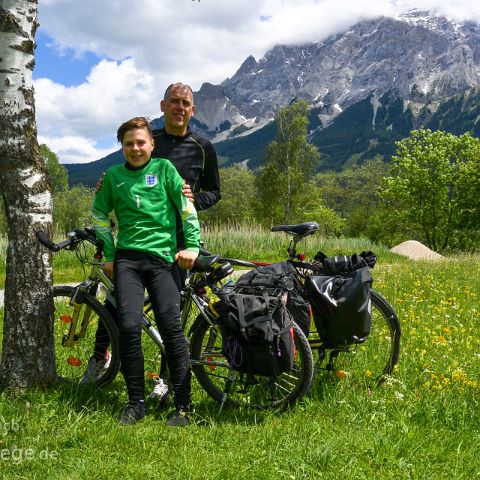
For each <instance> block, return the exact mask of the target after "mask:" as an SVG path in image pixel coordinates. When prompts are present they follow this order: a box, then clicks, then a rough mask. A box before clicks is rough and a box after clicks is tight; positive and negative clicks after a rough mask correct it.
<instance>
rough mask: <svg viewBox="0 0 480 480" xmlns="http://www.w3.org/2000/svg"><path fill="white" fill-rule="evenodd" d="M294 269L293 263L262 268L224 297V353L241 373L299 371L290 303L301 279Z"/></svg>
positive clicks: (221, 318) (221, 319)
mask: <svg viewBox="0 0 480 480" xmlns="http://www.w3.org/2000/svg"><path fill="white" fill-rule="evenodd" d="M282 263H284V264H287V262H282ZM290 267H291V268H292V269H293V270H294V271H295V269H294V267H292V266H291V265H288V266H287V265H279V264H274V265H268V266H266V267H258V268H256V269H254V270H251V271H249V272H248V273H246V274H244V275H242V276H241V277H240V278H239V279H238V281H237V282H236V284H235V286H234V288H233V290H231V291H226V292H224V293H222V294H220V302H219V303H218V304H217V305H216V309H217V311H218V313H219V315H220V316H219V325H220V330H221V332H222V352H223V354H224V355H225V357H226V358H227V360H228V362H229V363H230V365H231V366H232V367H233V368H234V369H235V370H237V371H239V372H243V373H247V374H252V375H264V376H277V375H280V374H282V373H283V372H287V371H289V370H291V368H292V367H293V363H294V360H295V342H294V333H293V324H292V317H291V315H290V314H289V311H288V310H287V304H288V301H289V293H290V292H291V291H293V290H294V285H295V281H294V279H293V278H292V271H291V270H290ZM295 274H296V271H295Z"/></svg>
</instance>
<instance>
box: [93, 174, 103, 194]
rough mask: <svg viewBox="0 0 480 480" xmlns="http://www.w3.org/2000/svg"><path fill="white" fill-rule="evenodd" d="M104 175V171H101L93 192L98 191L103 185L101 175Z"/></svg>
mask: <svg viewBox="0 0 480 480" xmlns="http://www.w3.org/2000/svg"><path fill="white" fill-rule="evenodd" d="M104 176H105V172H103V173H102V174H101V175H100V177H99V178H98V180H97V184H96V185H95V193H98V192H99V191H100V189H101V188H102V185H103V177H104Z"/></svg>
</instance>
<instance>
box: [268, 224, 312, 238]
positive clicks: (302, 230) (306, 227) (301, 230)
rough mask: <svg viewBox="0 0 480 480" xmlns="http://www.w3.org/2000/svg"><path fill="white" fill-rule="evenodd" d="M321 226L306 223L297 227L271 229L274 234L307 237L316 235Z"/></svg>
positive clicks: (282, 226) (276, 226) (284, 226)
mask: <svg viewBox="0 0 480 480" xmlns="http://www.w3.org/2000/svg"><path fill="white" fill-rule="evenodd" d="M319 228H320V225H318V223H317V222H304V223H298V224H297V225H275V226H273V227H272V228H271V231H272V232H287V233H291V234H293V235H300V236H301V237H306V236H307V235H312V234H314V233H315V232H316V231H317V230H318V229H319Z"/></svg>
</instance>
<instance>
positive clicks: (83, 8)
mask: <svg viewBox="0 0 480 480" xmlns="http://www.w3.org/2000/svg"><path fill="white" fill-rule="evenodd" d="M477 4H478V5H477ZM38 8H39V22H40V27H39V29H38V30H37V37H36V40H37V49H36V66H35V69H34V72H33V78H34V87H35V100H36V115H37V128H38V134H39V141H40V143H46V144H47V145H48V146H49V147H50V148H51V149H52V150H53V151H54V152H55V153H56V154H57V155H58V157H59V159H60V162H62V163H86V162H91V161H94V160H98V159H99V158H102V157H103V156H105V155H107V154H108V153H111V152H112V151H115V150H117V149H118V147H119V146H118V144H117V143H116V140H115V132H116V129H117V126H118V125H119V124H120V123H122V122H123V121H125V120H127V119H128V118H131V117H133V116H136V115H142V116H149V117H150V118H157V117H159V116H160V108H159V102H160V96H161V94H162V93H163V91H164V90H165V88H166V86H168V85H169V84H170V83H172V82H175V81H182V82H185V83H189V84H190V85H191V86H192V87H193V89H194V90H198V89H199V88H200V87H201V85H202V83H203V82H209V83H213V84H219V83H221V82H222V81H223V80H225V79H226V78H228V77H231V76H233V75H234V74H235V72H236V70H237V69H238V68H239V67H240V65H241V63H242V62H243V61H244V60H245V58H247V57H248V56H249V55H253V56H254V57H255V58H256V59H257V60H259V59H260V58H261V57H262V56H263V55H264V54H265V53H266V52H267V51H268V50H269V49H270V48H272V47H273V46H274V45H276V44H301V43H307V42H315V41H322V40H323V39H325V38H326V37H327V36H329V35H331V34H332V33H336V32H338V31H343V30H345V29H347V28H348V27H350V26H351V25H353V24H354V23H356V22H357V21H359V20H360V19H366V18H373V17H376V16H379V15H395V14H397V13H400V12H402V11H406V10H408V9H411V8H422V9H430V10H433V11H436V13H440V14H445V15H447V16H449V17H451V18H454V19H456V20H459V21H462V20H466V19H470V20H476V21H479V20H480V2H478V0H415V1H413V0H201V1H192V0H137V1H136V2H133V3H132V2H131V1H127V0H102V1H101V2H99V1H98V0H82V1H81V2H79V1H78V0H40V2H39V7H38Z"/></svg>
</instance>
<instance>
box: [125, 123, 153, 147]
mask: <svg viewBox="0 0 480 480" xmlns="http://www.w3.org/2000/svg"><path fill="white" fill-rule="evenodd" d="M137 128H144V129H145V130H147V132H148V134H149V135H150V137H151V138H153V134H152V129H151V128H150V123H149V121H148V118H146V117H134V118H131V119H130V120H127V121H126V122H124V123H122V124H121V125H120V126H119V127H118V130H117V140H118V141H119V142H120V143H123V137H124V136H125V134H126V133H127V132H128V131H130V130H135V129H137Z"/></svg>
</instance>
